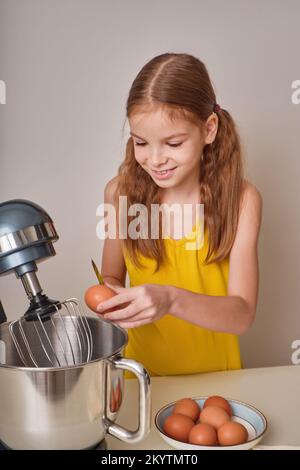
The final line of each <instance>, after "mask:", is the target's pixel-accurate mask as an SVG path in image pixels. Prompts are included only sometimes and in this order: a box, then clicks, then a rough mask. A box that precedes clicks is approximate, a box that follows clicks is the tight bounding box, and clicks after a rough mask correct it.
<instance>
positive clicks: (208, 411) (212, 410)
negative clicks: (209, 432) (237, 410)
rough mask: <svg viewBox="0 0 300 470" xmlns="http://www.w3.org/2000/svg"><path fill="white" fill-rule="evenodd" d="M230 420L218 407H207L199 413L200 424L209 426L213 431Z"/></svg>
mask: <svg viewBox="0 0 300 470" xmlns="http://www.w3.org/2000/svg"><path fill="white" fill-rule="evenodd" d="M229 420H230V417H229V415H228V413H227V412H226V411H225V410H223V408H219V407H218V406H207V407H206V408H203V410H202V411H201V413H200V418H199V421H200V423H204V424H210V426H212V427H214V428H215V429H219V428H220V427H221V426H222V425H223V424H225V423H227V421H229Z"/></svg>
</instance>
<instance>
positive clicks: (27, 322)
mask: <svg viewBox="0 0 300 470" xmlns="http://www.w3.org/2000/svg"><path fill="white" fill-rule="evenodd" d="M57 239H58V235H57V233H56V231H55V228H54V224H53V221H52V220H51V218H50V217H49V215H48V214H47V213H46V212H45V211H44V210H43V209H42V208H41V207H40V206H38V205H37V204H35V203H33V202H31V201H25V200H20V199H16V200H12V201H6V202H4V203H1V204H0V275H6V274H8V273H10V272H14V273H15V274H16V276H17V278H18V279H21V281H22V284H23V287H24V289H25V292H26V295H27V297H28V300H29V307H28V309H27V310H26V312H25V313H24V315H23V316H22V317H21V318H20V319H18V320H17V321H14V322H5V323H2V324H1V325H0V441H2V442H3V444H4V445H5V446H6V447H8V448H11V449H88V448H93V447H94V446H95V445H97V444H98V443H99V442H101V441H102V440H103V439H104V437H105V434H106V433H110V434H111V435H113V436H115V437H117V438H119V439H121V440H124V441H126V442H132V443H133V442H138V441H140V440H142V439H143V438H144V437H145V436H146V435H147V433H148V432H149V429H150V378H149V375H148V373H147V371H146V370H145V369H144V368H143V366H142V365H140V364H138V363H137V362H135V361H132V360H130V359H125V358H123V357H122V351H123V349H124V347H125V345H126V343H127V333H126V331H125V330H123V329H122V328H120V327H117V326H116V325H114V324H112V323H109V322H106V321H104V320H101V319H99V318H98V317H89V316H86V315H85V314H84V310H83V308H82V307H81V305H80V303H79V302H78V300H76V299H69V300H67V301H64V302H60V301H58V300H53V299H50V298H48V297H47V295H45V294H44V293H43V290H42V287H41V285H40V283H39V280H38V278H37V275H36V272H37V263H39V262H40V261H43V260H45V259H47V258H48V257H50V256H54V255H55V251H54V248H53V242H55V241H56V240H57ZM0 306H1V302H0ZM0 319H1V320H0V323H1V322H3V319H4V320H5V314H4V312H3V311H2V310H0ZM124 370H129V371H131V372H132V373H134V374H135V375H136V377H137V379H138V382H139V401H138V410H137V411H138V415H139V425H138V428H137V430H136V431H129V430H126V429H124V428H123V427H121V426H119V425H117V424H116V423H115V420H116V417H117V415H118V411H119V408H120V406H121V404H122V399H123V384H124V377H123V371H124Z"/></svg>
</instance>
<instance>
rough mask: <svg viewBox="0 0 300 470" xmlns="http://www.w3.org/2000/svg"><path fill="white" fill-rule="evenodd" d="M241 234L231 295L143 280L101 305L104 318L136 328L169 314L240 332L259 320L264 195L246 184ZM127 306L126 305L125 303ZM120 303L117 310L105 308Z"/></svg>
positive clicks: (232, 257)
mask: <svg viewBox="0 0 300 470" xmlns="http://www.w3.org/2000/svg"><path fill="white" fill-rule="evenodd" d="M241 207H242V209H241V214H240V217H239V223H238V228H237V234H236V237H235V241H234V244H233V247H232V249H231V252H230V255H229V279H228V290H227V292H228V294H227V295H226V296H213V295H204V294H197V293H194V292H191V291H189V290H186V289H181V288H178V287H175V286H170V285H159V284H143V285H139V286H135V287H132V288H130V289H124V288H120V287H116V289H115V290H116V292H117V293H118V294H119V295H116V296H114V297H112V298H111V299H109V300H106V301H105V302H103V303H101V305H99V308H98V311H99V312H101V313H103V314H104V316H105V318H106V319H108V320H111V321H113V322H116V323H117V324H118V325H120V326H122V327H123V328H135V327H138V326H142V325H145V324H147V323H151V322H153V321H156V320H159V319H160V318H162V317H163V316H164V315H165V314H166V312H168V313H169V314H171V315H174V316H175V317H178V318H182V319H183V320H186V321H188V322H190V323H194V324H196V325H198V326H200V327H202V328H207V329H210V330H214V331H222V332H225V333H232V334H237V335H241V334H243V333H245V332H246V331H247V329H248V328H249V326H250V325H251V323H252V322H253V320H254V318H255V313H256V305H257V297H258V276H259V272H258V256H257V243H258V235H259V230H260V225H261V213H262V198H261V196H260V193H259V192H258V191H257V189H256V188H255V187H254V186H253V185H251V184H249V183H248V185H247V188H246V189H245V191H244V197H243V200H242V206H241ZM127 302H129V305H128V306H127V307H125V308H122V307H121V305H122V304H123V303H127ZM114 307H119V309H117V310H116V311H114V312H109V313H105V311H106V310H107V309H111V308H114Z"/></svg>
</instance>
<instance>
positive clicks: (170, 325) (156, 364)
mask: <svg viewBox="0 0 300 470" xmlns="http://www.w3.org/2000/svg"><path fill="white" fill-rule="evenodd" d="M195 228H196V230H195ZM198 230H199V226H198V225H197V224H196V225H195V226H194V227H193V232H192V233H191V234H189V235H188V236H187V237H185V238H182V239H180V240H176V239H172V238H167V239H164V243H165V247H166V252H167V255H168V260H169V261H168V262H166V263H164V265H163V266H161V268H160V269H159V270H158V272H156V273H155V274H154V270H155V267H156V262H155V260H153V259H150V258H146V257H144V256H143V255H141V254H139V257H140V259H141V261H142V263H143V265H144V266H145V267H143V268H142V269H139V268H137V267H136V266H135V265H134V264H133V263H132V261H131V259H130V258H129V256H128V255H127V253H126V250H123V255H124V260H125V264H126V267H127V272H128V276H129V281H130V287H133V286H138V285H140V284H146V283H150V284H163V285H174V286H176V287H180V288H183V289H188V290H190V291H193V292H196V293H199V294H207V295H214V296H215V295H221V296H224V295H227V285H228V271H229V257H227V258H226V259H224V260H223V261H222V262H219V263H212V264H209V265H205V264H204V260H205V257H206V253H207V250H208V236H207V231H206V230H205V232H204V238H203V244H202V247H201V248H198V249H192V250H187V249H186V242H192V241H194V240H196V234H197V233H198V232H197V231H198ZM199 308H200V307H199ZM128 339H129V340H128V344H127V346H126V348H125V352H124V355H125V357H128V358H131V359H135V360H136V361H138V362H140V363H141V364H143V365H144V367H145V368H146V369H147V370H148V372H149V374H150V375H151V376H160V375H181V374H195V373H200V372H210V371H221V370H228V369H240V368H241V367H242V364H241V357H240V349H239V341H238V337H237V336H236V335H233V334H229V333H220V332H215V331H211V330H207V329H205V328H201V327H199V326H197V325H194V324H191V323H188V322H187V321H185V320H182V319H179V318H175V317H173V316H172V315H169V314H168V312H166V315H165V316H164V317H163V318H161V319H160V320H158V321H155V322H153V323H150V324H147V325H143V326H140V327H137V328H130V329H128ZM126 376H127V377H131V374H128V373H127V374H126Z"/></svg>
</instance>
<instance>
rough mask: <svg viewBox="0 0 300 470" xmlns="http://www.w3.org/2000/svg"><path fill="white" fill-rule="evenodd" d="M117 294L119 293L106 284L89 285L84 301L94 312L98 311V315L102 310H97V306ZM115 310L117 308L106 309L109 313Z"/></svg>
mask: <svg viewBox="0 0 300 470" xmlns="http://www.w3.org/2000/svg"><path fill="white" fill-rule="evenodd" d="M115 295H117V294H116V292H114V291H113V290H112V289H110V288H109V287H107V286H106V285H105V284H97V285H95V286H91V287H89V288H88V289H87V290H86V292H85V294H84V301H85V303H86V304H87V306H88V307H89V308H90V309H91V310H93V312H96V313H97V314H98V315H100V312H97V306H98V305H99V304H101V302H104V301H105V300H107V299H110V298H111V297H114V296H115ZM113 310H115V309H113V308H111V309H109V310H105V312H104V313H108V312H111V311H113Z"/></svg>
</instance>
